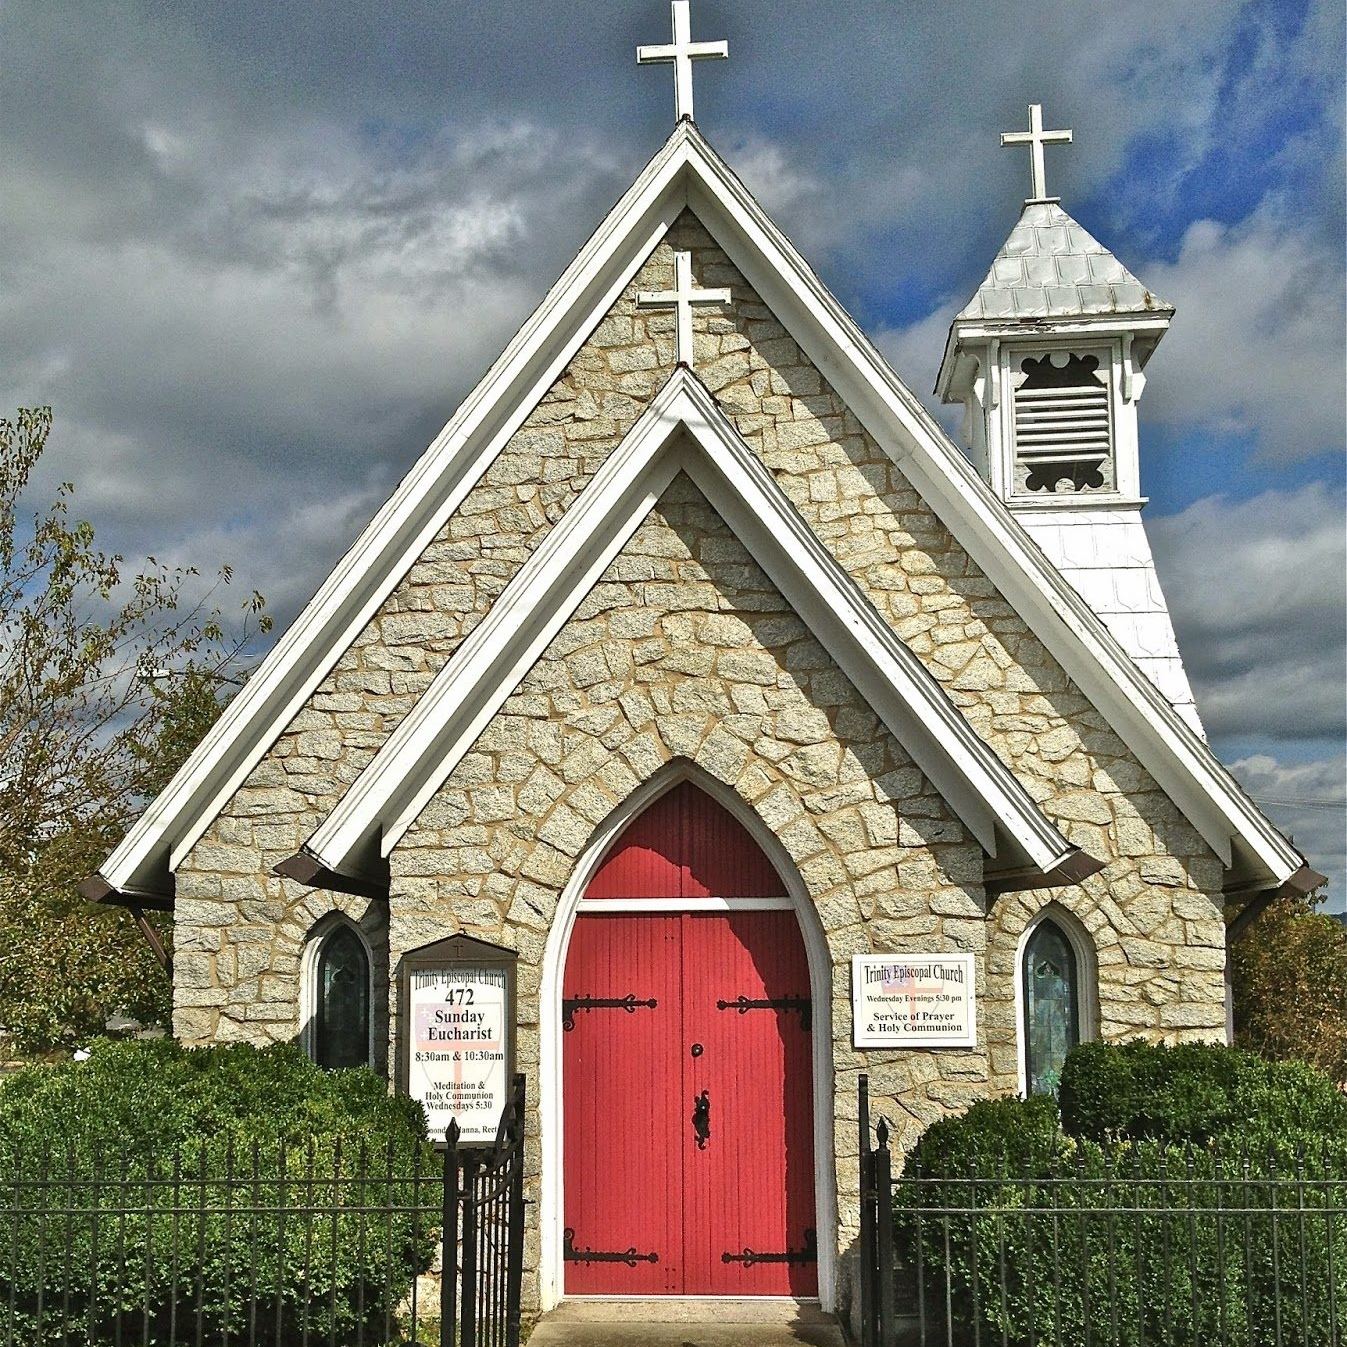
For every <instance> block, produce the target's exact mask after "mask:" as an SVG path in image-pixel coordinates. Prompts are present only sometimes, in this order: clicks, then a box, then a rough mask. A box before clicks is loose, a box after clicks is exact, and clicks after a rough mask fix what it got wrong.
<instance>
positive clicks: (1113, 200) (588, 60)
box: [0, 0, 1347, 908]
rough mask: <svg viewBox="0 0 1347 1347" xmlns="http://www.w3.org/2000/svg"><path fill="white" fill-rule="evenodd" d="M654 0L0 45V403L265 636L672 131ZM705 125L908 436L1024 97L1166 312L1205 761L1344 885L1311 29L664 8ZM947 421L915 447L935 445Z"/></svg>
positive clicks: (1152, 450)
mask: <svg viewBox="0 0 1347 1347" xmlns="http://www.w3.org/2000/svg"><path fill="white" fill-rule="evenodd" d="M668 23H669V16H668V7H667V5H666V4H665V3H663V0H475V2H473V3H463V2H462V0H417V2H415V3H394V4H388V5H379V6H375V5H369V4H359V5H356V4H327V5H322V6H315V5H312V4H308V3H297V2H296V3H290V2H289V0H282V2H278V0H235V2H234V3H231V4H229V5H214V4H211V5H207V4H196V5H181V6H172V7H169V6H163V5H160V4H152V3H149V0H141V3H136V2H135V0H115V2H114V0H108V2H107V3H96V2H94V0H85V2H84V3H79V4H73V5H63V6H53V5H50V4H47V3H42V0H8V3H7V4H6V5H5V7H4V9H3V11H0V44H3V49H4V50H5V52H6V66H7V72H6V79H5V82H4V84H3V87H2V88H0V137H3V140H2V141H0V154H2V155H3V159H2V160H0V162H3V164H4V170H3V171H4V184H5V190H4V191H3V193H0V229H2V230H3V237H4V240H5V248H4V250H3V256H2V257H0V352H3V355H4V359H3V362H0V382H3V383H4V385H5V388H4V390H3V396H4V398H5V400H6V402H7V403H8V405H10V406H11V407H12V406H15V405H18V404H21V403H24V404H31V403H34V402H50V403H52V404H53V406H54V407H55V410H56V417H57V421H56V431H55V433H54V436H53V440H52V445H51V448H50V451H49V462H48V463H47V465H46V473H47V479H46V482H47V484H50V483H51V482H53V481H56V480H60V479H62V478H66V477H68V478H70V479H72V480H73V481H74V482H75V484H76V488H77V501H78V502H79V507H80V508H81V509H82V511H83V512H84V513H86V514H87V515H88V516H89V517H90V518H91V519H92V520H93V521H94V523H95V524H96V525H97V527H98V529H99V533H100V536H101V537H102V538H103V539H104V541H105V542H107V543H109V544H111V545H115V546H117V547H118V548H120V549H122V550H124V551H126V552H128V553H129V554H131V555H135V554H137V553H140V554H143V553H145V552H148V551H153V552H154V553H155V554H156V555H157V556H160V557H169V558H171V559H174V560H181V561H186V562H192V563H194V564H197V565H199V566H201V567H202V568H203V569H205V570H210V569H211V568H213V567H214V566H215V565H216V564H218V563H219V562H220V561H231V562H233V563H234V565H235V567H236V570H237V573H238V582H237V583H238V584H239V585H240V587H241V588H244V589H245V590H246V589H250V588H252V587H254V586H255V587H257V588H259V589H261V590H262V591H263V592H265V593H266V594H267V595H268V596H269V598H270V599H271V601H272V606H273V608H274V609H275V611H276V613H277V616H278V618H279V619H280V620H281V621H282V622H284V621H285V620H287V619H288V618H290V617H291V616H293V614H294V613H295V611H296V610H297V608H298V606H299V605H300V604H301V603H302V602H303V600H304V599H305V598H306V597H307V596H308V594H309V593H310V592H312V590H313V588H314V587H315V586H316V585H317V583H318V582H319V581H320V579H321V578H322V576H323V574H324V573H325V572H326V570H327V569H328V568H329V567H330V566H331V565H332V563H333V562H334V561H335V559H336V557H337V556H338V555H339V553H340V552H341V550H342V549H343V548H344V547H345V546H346V545H347V544H348V543H349V542H350V541H351V540H352V538H353V537H354V536H355V534H356V532H357V531H358V530H359V528H360V527H361V526H362V525H363V523H364V522H365V521H366V520H367V519H368V517H369V516H370V515H371V514H372V513H373V511H374V510H375V509H376V508H377V506H378V505H379V504H380V503H381V501H382V499H383V497H384V496H385V495H386V494H387V492H388V490H389V489H390V488H391V486H392V484H393V483H394V482H395V481H396V480H397V478H398V477H399V476H400V475H401V474H402V473H403V472H405V471H406V469H407V468H408V467H409V466H410V464H411V463H412V462H413V461H414V459H415V458H416V456H417V455H418V454H419V453H420V451H421V450H422V449H423V448H424V446H425V444H426V443H427V442H428V440H429V439H430V438H431V436H432V435H433V434H434V432H435V431H436V430H437V429H438V428H439V426H440V425H441V424H442V423H443V422H444V421H445V420H446V419H447V418H448V416H449V415H450V413H451V412H452V411H453V409H454V407H455V406H456V404H457V402H458V401H459V399H460V398H461V397H462V396H463V394H464V393H465V392H466V391H467V390H468V389H469V388H470V387H471V386H472V384H473V382H475V380H476V378H477V376H478V375H479V374H480V373H481V372H482V371H483V370H484V369H485V368H486V367H487V366H488V365H489V364H490V363H491V361H492V360H493V359H494V357H495V355H496V354H497V353H498V352H499V350H500V349H501V347H502V346H503V345H504V344H505V342H506V341H507V340H508V339H509V337H510V336H511V335H512V333H513V331H514V330H515V328H516V327H517V326H518V324H519V323H520V322H521V321H522V320H523V319H524V318H525V317H526V316H527V314H528V312H529V311H530V310H531V308H532V307H533V306H534V305H535V304H536V303H537V301H538V300H539V299H540V298H541V296H542V294H543V293H544V291H545V289H546V288H547V286H548V285H549V284H550V283H551V281H552V280H554V279H555V277H556V275H557V274H558V273H559V272H560V270H561V269H562V267H563V266H564V265H565V264H566V262H567V261H568V260H569V258H570V257H571V256H572V255H573V253H574V252H575V250H576V249H577V248H578V247H579V246H580V244H581V243H582V242H583V241H584V239H585V237H586V236H587V235H588V233H589V232H590V230H592V229H593V227H594V226H595V225H596V224H597V222H598V221H599V219H600V218H601V216H602V214H603V212H604V211H605V210H606V209H607V207H608V206H609V205H611V204H612V202H613V201H614V200H615V199H616V198H617V196H618V195H619V194H620V192H621V191H622V190H623V189H624V188H625V186H626V185H627V183H628V182H629V181H630V180H631V178H632V177H633V176H634V175H635V173H636V172H638V171H639V169H640V167H641V166H642V165H643V164H644V163H645V161H646V160H647V159H648V158H649V156H650V155H651V154H652V153H653V152H654V150H655V149H656V148H657V147H658V145H659V143H660V142H661V140H662V139H663V137H664V136H665V135H666V134H667V132H668V130H669V128H670V125H671V122H672V93H671V87H670V85H671V80H670V76H669V73H668V70H667V68H663V67H654V68H638V67H637V65H636V63H635V60H634V48H635V46H636V45H637V44H638V43H641V42H662V41H665V40H667V32H668ZM693 25H694V34H695V36H697V37H699V38H722V37H723V38H726V39H728V41H729V43H730V60H729V62H728V63H722V62H717V63H704V64H703V65H701V66H700V67H699V69H698V72H697V113H698V122H699V124H700V125H701V127H702V129H703V130H704V131H705V132H706V134H707V135H708V136H709V137H710V139H711V140H712V142H713V143H714V144H715V145H716V147H717V148H718V149H719V150H720V151H721V152H722V153H723V154H724V155H726V157H727V158H728V159H729V160H730V162H731V163H732V164H733V165H734V166H735V167H736V168H737V169H738V170H739V172H740V173H741V174H742V176H743V177H744V178H745V180H746V181H747V182H748V184H749V186H750V187H751V188H752V189H753V190H754V191H755V192H756V193H757V194H758V195H759V197H760V199H761V200H762V201H763V203H764V204H765V205H766V206H767V208H768V209H769V210H770V211H771V212H772V213H773V215H774V217H775V218H776V219H777V221H778V223H779V224H780V225H781V226H782V227H783V228H784V229H785V230H786V232H787V233H789V234H790V235H791V237H792V238H793V239H794V240H795V241H796V242H797V243H798V244H799V245H800V247H801V248H802V249H803V251H804V252H805V254H806V256H807V257H808V258H809V259H810V260H811V261H812V262H813V263H814V264H815V266H816V267H817V268H818V270H819V271H820V272H821V274H822V275H823V277H824V279H825V280H826V281H827V282H828V284H829V285H831V286H832V287H833V289H834V290H835V292H836V293H837V295H838V296H839V298H840V299H841V300H842V301H843V302H844V303H845V304H846V305H847V306H848V308H850V309H851V311H852V312H853V313H854V314H855V315H856V316H857V318H858V319H859V320H860V322H861V323H862V325H863V326H864V327H865V328H866V329H867V330H868V331H869V332H870V333H871V334H872V335H873V336H874V337H875V338H876V340H877V341H878V342H879V344H880V345H881V347H882V348H883V349H884V350H885V352H886V353H887V354H888V355H889V356H890V358H891V359H892V360H893V361H894V363H895V365H896V367H897V369H898V371H899V373H900V374H901V375H903V377H904V378H905V379H907V381H908V382H909V383H910V384H911V385H912V387H913V388H914V390H915V391H916V392H917V393H918V394H919V395H920V396H922V397H925V398H926V399H927V401H928V403H929V402H930V401H931V399H930V389H931V384H932V381H933V378H934V372H935V368H936V365H937V364H938V361H939V356H940V350H941V345H942V343H943V340H944V335H945V331H946V329H947V327H948V323H949V318H950V316H951V315H952V313H953V312H954V310H955V309H956V308H958V307H959V306H960V305H961V304H962V303H963V301H964V300H965V299H966V298H967V297H968V295H969V294H970V293H971V292H972V290H973V289H974V288H975V287H976V285H977V283H978V282H979V280H980V279H981V276H982V274H983V273H984V272H985V270H986V268H987V266H988V265H989V263H990V260H991V258H992V256H993V254H994V253H995V251H996V249H997V247H998V246H999V245H1000V243H1001V242H1002V240H1003V239H1004V237H1005V235H1006V234H1007V233H1008V232H1009V230H1010V228H1011V226H1012V225H1013V224H1014V221H1015V218H1016V214H1017V211H1018V207H1019V202H1020V199H1021V197H1022V196H1023V195H1024V192H1025V180H1026V174H1027V170H1026V164H1025V154H1024V152H1023V151H1020V150H1015V151H1011V150H1002V149H1000V147H999V145H998V132H1000V131H1002V130H1008V129H1018V128H1019V127H1021V126H1022V125H1024V123H1025V117H1026V112H1025V109H1026V105H1027V104H1028V103H1030V102H1031V101H1032V102H1041V103H1043V104H1044V105H1045V112H1046V117H1047V120H1048V124H1049V125H1051V126H1062V125H1066V126H1071V127H1072V128H1073V129H1074V131H1075V143H1074V144H1073V145H1071V146H1067V147H1054V148H1050V149H1049V151H1048V155H1049V162H1048V170H1049V183H1050V186H1051V188H1052V190H1053V191H1054V192H1056V193H1060V195H1061V196H1062V198H1063V204H1064V205H1065V207H1066V208H1067V209H1068V210H1069V211H1070V212H1071V213H1072V214H1074V215H1075V216H1076V218H1077V219H1079V220H1080V221H1081V222H1082V223H1083V224H1084V225H1085V226H1086V227H1087V228H1088V229H1090V230H1091V232H1093V233H1094V234H1095V235H1096V236H1097V237H1098V238H1100V239H1101V240H1102V241H1103V242H1104V243H1105V244H1107V245H1108V246H1109V247H1110V248H1111V249H1112V250H1113V251H1114V252H1115V253H1116V254H1117V255H1118V256H1119V257H1120V258H1121V259H1122V260H1123V261H1124V262H1125V263H1126V264H1127V265H1128V267H1129V268H1130V269H1131V270H1132V271H1134V272H1135V273H1136V274H1137V275H1138V276H1140V277H1141V278H1142V279H1143V280H1144V281H1145V282H1146V283H1147V284H1148V285H1149V286H1151V288H1152V289H1154V290H1155V291H1156V292H1157V293H1159V294H1161V295H1162V296H1164V297H1165V298H1166V299H1169V300H1171V301H1172V302H1174V303H1175V304H1176V305H1177V306H1178V317H1177V319H1176V321H1175V323H1174V326H1173V329H1172V331H1171V332H1170V334H1169V335H1168V336H1167V338H1166V339H1165V341H1164V343H1163V344H1162V345H1161V347H1160V349H1159V351H1158V352H1157V354H1156V356H1155V358H1154V360H1153V361H1152V363H1151V366H1150V369H1149V383H1148V387H1147V390H1146V395H1145V398H1144V400H1143V402H1142V405H1141V410H1142V418H1143V425H1142V435H1143V467H1142V472H1143V488H1144V489H1145V490H1146V492H1147V493H1148V494H1149V496H1150V498H1151V505H1150V507H1149V510H1148V514H1147V518H1148V523H1149V526H1150V528H1151V532H1152V537H1153V540H1154V544H1155V548H1156V553H1157V559H1158V563H1159V565H1160V568H1161V576H1162V580H1163V582H1164V585H1165V588H1166V592H1167V594H1168V596H1169V599H1170V603H1171V607H1172V608H1173V610H1174V615H1175V621H1176V624H1177V627H1178V631H1179V636H1180V641H1181V644H1182V646H1183V649H1184V654H1185V658H1186V660H1187V662H1188V666H1189V671H1190V674H1191V676H1192V678H1193V682H1194V684H1195V687H1196V690H1197V695H1198V701H1199V706H1200V708H1201V710H1202V713H1203V715H1204V718H1205V720H1206V723H1207V726H1208V729H1209V731H1210V733H1211V738H1212V742H1213V744H1214V746H1215V747H1216V748H1217V750H1218V751H1219V752H1220V754H1221V755H1222V757H1223V758H1224V760H1225V761H1226V762H1227V763H1229V764H1231V765H1232V767H1233V768H1234V770H1235V771H1236V773H1237V774H1238V775H1240V776H1241V778H1242V779H1243V780H1244V781H1245V782H1246V783H1247V784H1248V785H1249V786H1250V788H1251V789H1252V790H1253V792H1254V794H1255V795H1256V796H1258V797H1260V798H1265V799H1269V800H1278V801H1306V802H1309V803H1307V804H1294V803H1293V804H1286V805H1277V806H1269V812H1270V813H1271V814H1272V815H1273V817H1274V818H1276V819H1277V820H1278V822H1279V823H1281V824H1282V825H1283V826H1284V827H1286V828H1288V829H1289V830H1290V831H1292V832H1293V833H1294V835H1295V836H1296V838H1297V841H1298V842H1299V843H1300V844H1301V845H1302V847H1303V848H1304V849H1305V850H1307V851H1308V852H1309V853H1310V855H1311V858H1312V859H1313V860H1314V861H1315V863H1316V864H1317V865H1318V866H1319V868H1320V869H1323V870H1325V871H1327V872H1329V873H1331V874H1332V875H1333V876H1334V880H1335V887H1334V893H1333V899H1332V905H1333V906H1335V907H1338V908H1341V907H1343V906H1344V902H1345V901H1347V893H1345V890H1344V884H1343V872H1344V858H1343V850H1344V843H1343V837H1344V832H1345V831H1347V824H1345V821H1344V813H1343V809H1342V808H1341V807H1340V806H1338V805H1335V804H1334V802H1340V801H1342V800H1343V798H1344V794H1347V784H1345V783H1344V770H1345V769H1344V702H1345V701H1347V696H1345V694H1344V644H1345V642H1344V627H1345V626H1347V618H1345V617H1344V609H1345V607H1347V604H1345V601H1344V569H1345V567H1344V543H1343V538H1344V504H1343V501H1344V461H1345V454H1344V351H1343V330H1344V302H1343V294H1344V275H1343V252H1344V219H1343V196H1344V192H1343V187H1344V182H1343V177H1344V175H1343V75H1342V72H1343V66H1344V34H1343V15H1342V7H1341V4H1339V3H1323V4H1313V3H1305V4H1298V3H1254V4H1245V5H1239V4H1232V3H1224V2H1222V3H1202V2H1201V0H1198V2H1196V3H1188V4H1184V5H1182V6H1160V5H1156V4H1154V3H1149V2H1148V0H1119V2H1118V3H1113V4H1110V5H1108V6H1097V5H1087V4H1080V3H1074V2H1067V0H1059V2H1057V3H1054V2H1052V0H1044V2H1043V3H1039V4H1036V5H1034V6H1032V7H1025V6H1019V5H1009V4H1006V5H990V4H989V5H976V6H968V5H966V6H952V5H948V4H944V3H927V4H922V3H902V4H899V3H896V2H893V3H890V2H887V0H834V3H831V4H829V5H826V6H825V5H817V4H812V3H810V4H803V3H783V2H780V0H735V2H733V3H731V2H729V0H695V3H694V6H693ZM946 424H951V422H950V421H949V420H948V417H947V416H946Z"/></svg>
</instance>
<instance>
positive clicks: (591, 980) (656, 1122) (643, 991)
mask: <svg viewBox="0 0 1347 1347" xmlns="http://www.w3.org/2000/svg"><path fill="white" fill-rule="evenodd" d="M679 940H680V936H679V929H678V916H677V915H676V914H675V915H671V916H662V915H656V914H651V915H649V916H640V915H632V916H626V915H594V916H585V915H581V916H579V917H577V918H576V922H575V930H574V932H573V933H572V935H571V945H570V950H569V952H568V954H567V959H566V975H565V977H564V978H563V980H562V997H563V999H565V998H573V997H579V996H587V997H607V998H622V997H625V996H627V995H628V994H631V995H634V996H635V997H636V998H637V1000H647V999H649V998H651V997H653V998H654V999H655V1001H656V1006H655V1008H654V1009H649V1008H646V1007H638V1008H637V1009H635V1010H633V1011H632V1012H630V1013H628V1012H627V1011H625V1010H622V1009H611V1008H610V1009H595V1010H577V1011H576V1012H575V1016H574V1024H575V1027H574V1029H572V1030H570V1031H569V1032H567V1031H566V1030H565V1029H564V1028H563V1032H562V1053H563V1060H562V1068H563V1082H564V1084H563V1088H564V1090H565V1101H564V1111H565V1138H564V1164H565V1224H566V1226H567V1227H568V1228H570V1229H572V1230H574V1232H575V1235H574V1240H573V1243H574V1246H575V1248H576V1249H577V1250H583V1249H589V1250H592V1251H594V1252H598V1253H609V1254H615V1253H621V1252H625V1251H626V1250H628V1249H630V1250H632V1251H633V1252H634V1253H635V1254H638V1255H639V1254H649V1253H655V1254H656V1255H657V1256H658V1262H653V1263H652V1262H649V1261H646V1260H645V1259H636V1260H633V1262H632V1263H631V1265H630V1266H628V1264H627V1263H625V1262H618V1261H613V1260H602V1261H594V1262H591V1263H584V1262H577V1261H571V1260H568V1261H567V1262H566V1265H565V1283H564V1284H565V1290H566V1293H567V1294H569V1295H679V1294H681V1293H682V1290H683V1271H682V1261H683V1260H682V1248H681V1239H682V1219H683V1217H682V1209H681V1193H682V1189H683V1174H682V1152H681V1150H680V1149H679V1146H678V1144H677V1136H676V1133H677V1128H678V1115H679V1114H680V1113H681V1111H682V1110H681V1108H680V1104H681V1101H680V1099H679V1097H678V1096H679V1093H680V1091H679V1089H678V1086H679V1084H680V1080H679V1071H680V1063H679V1061H678V1051H679V1044H680V1040H681V1038H682V1025H681V1018H680V1013H681V1012H680V999H681V996H680V992H681V989H680V986H679V981H680V959H679Z"/></svg>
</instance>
